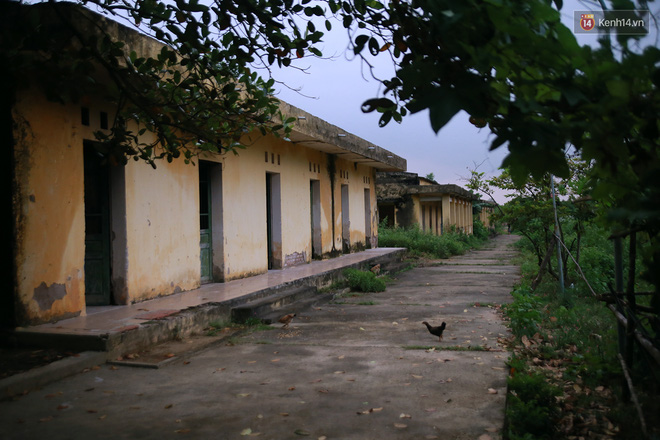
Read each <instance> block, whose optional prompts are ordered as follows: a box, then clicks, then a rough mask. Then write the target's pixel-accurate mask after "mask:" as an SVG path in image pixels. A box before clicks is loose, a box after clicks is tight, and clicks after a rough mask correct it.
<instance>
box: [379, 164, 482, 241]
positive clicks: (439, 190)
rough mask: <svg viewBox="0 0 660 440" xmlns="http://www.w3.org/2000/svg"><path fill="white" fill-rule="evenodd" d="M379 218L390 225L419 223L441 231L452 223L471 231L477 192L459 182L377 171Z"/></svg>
mask: <svg viewBox="0 0 660 440" xmlns="http://www.w3.org/2000/svg"><path fill="white" fill-rule="evenodd" d="M376 194H377V199H378V212H379V216H380V221H383V220H386V224H387V225H389V226H400V227H411V226H413V225H418V226H419V228H420V229H422V230H423V231H426V232H429V233H431V234H434V235H442V234H443V233H445V232H447V231H449V230H450V229H451V228H452V227H453V228H455V229H456V230H457V231H461V232H464V233H466V234H472V201H473V200H475V199H476V198H475V196H474V195H472V193H471V192H469V191H468V190H466V189H464V188H461V187H460V186H458V185H453V184H447V185H439V184H437V183H436V182H434V181H432V180H429V179H426V178H424V177H419V176H418V175H417V174H415V173H407V172H378V173H376Z"/></svg>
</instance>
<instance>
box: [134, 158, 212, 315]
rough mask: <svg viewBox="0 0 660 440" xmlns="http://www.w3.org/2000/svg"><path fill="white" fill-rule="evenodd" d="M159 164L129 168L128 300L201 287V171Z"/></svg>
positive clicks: (140, 299)
mask: <svg viewBox="0 0 660 440" xmlns="http://www.w3.org/2000/svg"><path fill="white" fill-rule="evenodd" d="M157 166H158V168H157V169H155V170H154V169H153V168H151V167H150V166H148V165H147V164H145V163H143V162H133V161H131V162H129V163H128V165H127V166H126V222H127V249H126V253H127V258H128V279H127V280H128V282H127V287H128V294H129V296H128V301H129V302H139V301H143V300H146V299H150V298H155V297H157V296H162V295H169V294H171V293H174V292H178V291H183V290H190V289H194V288H196V287H199V282H200V281H199V280H200V257H199V252H200V247H199V183H198V182H199V180H198V178H199V177H198V168H197V167H194V166H191V165H186V164H185V163H184V162H183V161H182V160H179V161H173V162H172V163H167V162H166V161H161V162H159V163H158V165H157Z"/></svg>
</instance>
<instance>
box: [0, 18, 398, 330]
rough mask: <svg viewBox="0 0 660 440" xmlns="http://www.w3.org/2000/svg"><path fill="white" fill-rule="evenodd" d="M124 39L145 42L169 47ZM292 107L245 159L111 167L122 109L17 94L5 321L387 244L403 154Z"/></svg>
mask: <svg viewBox="0 0 660 440" xmlns="http://www.w3.org/2000/svg"><path fill="white" fill-rule="evenodd" d="M111 23H112V22H111ZM113 26H115V27H117V28H120V29H121V28H122V25H119V24H116V23H115V24H114V25H113ZM121 32H122V35H129V36H132V37H131V38H135V39H139V40H140V41H139V44H137V45H136V47H148V46H149V45H152V44H160V43H158V42H156V41H155V40H151V39H148V38H146V37H144V36H142V35H141V34H139V33H137V32H136V31H133V30H131V29H128V28H124V29H121ZM281 106H282V112H283V113H284V114H286V115H291V116H294V117H296V118H297V122H296V123H295V126H294V129H293V133H291V135H290V136H289V138H288V139H283V138H278V137H275V136H272V135H266V136H263V135H262V134H261V133H248V134H246V136H245V139H244V140H245V142H246V144H249V146H248V147H247V148H245V149H243V150H241V151H240V154H238V155H233V154H230V155H220V154H217V155H212V154H206V155H204V156H201V157H200V160H198V161H195V164H194V165H193V164H186V163H184V161H183V160H182V159H179V160H174V161H172V162H171V163H168V162H167V161H161V162H159V163H158V167H157V169H153V168H152V167H150V166H149V165H147V164H145V163H144V162H142V161H140V162H134V161H129V162H128V163H127V164H126V165H115V166H105V165H102V164H100V163H99V162H98V161H96V160H95V159H94V155H93V154H90V152H91V151H92V150H91V145H92V142H93V141H94V140H95V138H94V134H93V133H94V131H96V130H104V129H108V126H107V121H108V119H109V120H110V121H111V120H112V115H113V113H114V111H115V109H114V108H113V107H112V105H111V104H109V103H108V102H107V101H104V100H103V99H101V98H100V97H95V96H85V97H83V98H82V99H81V100H80V101H79V102H66V103H57V102H52V101H49V100H48V99H47V98H46V96H44V94H43V93H42V91H41V90H40V89H39V87H38V86H37V85H36V84H31V85H29V86H28V87H23V88H20V89H17V90H16V96H15V97H14V101H13V103H12V106H11V109H10V110H11V120H12V123H11V124H10V125H9V130H8V131H9V133H5V135H6V136H5V137H4V138H5V139H8V138H9V139H10V141H9V144H10V147H9V146H8V150H9V148H11V156H10V157H11V162H12V175H13V177H12V180H13V181H12V185H11V187H12V188H13V189H12V208H11V216H12V234H13V241H14V242H13V243H12V249H13V250H12V258H13V266H12V267H13V271H14V273H13V274H12V278H13V280H14V281H13V284H14V285H13V286H12V289H7V290H5V291H4V292H3V293H2V294H0V296H4V299H3V300H2V303H1V304H0V307H7V308H10V309H11V310H13V312H11V313H12V314H13V316H9V317H6V316H5V317H3V319H5V320H12V321H13V323H14V324H15V325H31V324H37V323H44V322H53V321H57V320H60V319H64V318H69V317H74V316H81V315H85V314H86V313H87V307H89V306H99V305H125V304H132V303H136V302H141V301H144V300H148V299H152V298H156V297H159V296H166V295H171V294H174V293H177V292H181V291H187V290H192V289H196V288H198V287H200V285H201V284H204V283H214V282H224V281H229V280H234V279H238V278H244V277H249V276H252V275H255V274H261V273H265V272H267V271H268V270H271V269H274V270H286V268H287V267H290V266H295V265H301V264H306V263H309V262H310V261H311V260H312V259H314V258H327V257H331V256H335V255H339V254H341V253H349V252H355V251H359V250H361V249H365V248H371V247H377V246H378V213H377V204H376V179H375V176H376V172H377V171H403V170H405V169H406V161H405V159H403V158H401V157H398V156H396V155H395V154H393V153H391V152H389V151H387V150H384V149H382V148H380V147H378V146H376V145H373V144H371V143H369V142H367V141H366V140H364V139H361V138H359V137H357V136H354V135H352V134H350V133H346V132H345V131H343V130H341V129H340V128H339V127H336V126H333V125H331V124H329V123H327V122H326V121H323V120H320V119H319V118H317V117H315V116H313V115H311V114H309V113H306V112H304V111H302V110H300V109H298V108H295V107H293V106H290V105H287V104H285V103H282V104H281ZM109 115H110V117H109ZM3 127H4V126H3ZM144 135H145V136H149V133H146V134H144ZM5 324H6V323H5Z"/></svg>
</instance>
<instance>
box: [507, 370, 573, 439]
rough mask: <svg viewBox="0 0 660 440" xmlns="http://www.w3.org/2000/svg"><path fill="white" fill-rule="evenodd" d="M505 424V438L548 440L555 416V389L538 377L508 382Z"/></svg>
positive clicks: (519, 376) (525, 376) (521, 376)
mask: <svg viewBox="0 0 660 440" xmlns="http://www.w3.org/2000/svg"><path fill="white" fill-rule="evenodd" d="M508 383H509V392H510V393H509V396H508V401H507V409H506V413H507V420H508V423H509V427H508V428H509V438H510V439H515V438H521V439H522V438H530V437H529V436H530V435H531V436H533V437H531V438H550V437H551V436H552V433H553V428H554V424H555V418H556V416H557V413H558V410H557V403H556V400H555V397H556V396H559V395H560V394H561V391H560V390H559V388H557V387H555V386H552V385H550V384H549V383H547V382H546V380H545V377H544V376H543V375H542V374H539V373H523V374H514V375H513V376H511V377H510V378H509V381H508Z"/></svg>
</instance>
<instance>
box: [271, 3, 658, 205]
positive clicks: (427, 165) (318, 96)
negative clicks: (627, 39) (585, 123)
mask: <svg viewBox="0 0 660 440" xmlns="http://www.w3.org/2000/svg"><path fill="white" fill-rule="evenodd" d="M653 8H654V9H655V10H654V11H652V13H655V14H656V15H657V14H658V8H659V7H658V6H657V5H656V6H654V7H653ZM579 10H600V4H599V3H598V2H596V1H593V0H566V1H564V6H563V8H562V12H561V14H562V21H563V22H564V23H565V25H566V26H568V27H569V28H571V29H572V28H573V11H579ZM317 27H322V26H317ZM651 33H652V34H653V36H652V37H650V38H651V43H650V44H654V45H657V41H655V37H656V36H657V29H653V24H652V29H651ZM577 40H578V42H579V43H580V44H583V45H584V44H596V42H597V38H596V36H595V35H577ZM347 41H348V39H347V35H346V31H345V30H344V29H343V27H342V26H341V25H340V24H337V25H335V26H333V31H332V32H331V33H328V34H326V37H325V38H324V42H325V44H324V46H322V51H323V55H324V57H333V59H324V60H320V59H314V58H305V59H303V60H300V61H299V63H298V64H297V65H298V66H299V67H304V68H307V70H306V73H303V72H300V71H299V70H295V69H285V70H283V71H277V70H276V71H274V72H273V73H274V76H275V78H276V79H278V80H281V81H284V82H285V83H286V84H287V85H288V86H289V87H292V88H299V89H300V91H299V92H296V91H292V90H290V89H289V88H287V87H284V86H278V87H277V90H278V92H279V93H278V95H277V96H278V98H280V99H282V100H284V101H286V102H288V103H290V104H292V105H295V106H296V107H299V108H301V109H303V110H305V111H307V112H309V113H311V114H313V115H315V116H317V117H320V118H322V119H324V120H326V121H328V122H330V123H332V124H334V125H337V126H339V127H341V128H343V129H344V130H346V131H348V132H350V133H353V134H355V135H357V136H360V137H361V138H363V139H366V140H368V141H370V142H372V143H374V144H376V145H378V146H380V147H382V148H385V149H387V150H390V151H392V152H393V153H395V154H397V155H399V156H401V157H403V158H405V159H406V160H407V161H408V171H409V172H413V173H417V174H419V175H420V176H425V175H427V174H428V173H433V174H434V176H435V180H436V181H437V182H438V183H441V184H445V183H453V184H457V185H460V186H463V187H465V183H466V182H465V179H466V178H467V177H468V176H469V175H470V170H472V169H475V168H476V169H477V171H479V172H485V173H486V177H492V176H495V175H498V174H499V173H500V171H499V170H498V169H499V167H500V166H501V164H502V161H503V159H504V158H505V156H506V155H507V150H506V146H504V147H500V148H498V149H497V150H495V151H489V146H490V142H491V141H492V140H493V138H494V137H493V135H492V134H491V133H490V130H489V129H488V128H487V127H485V128H483V129H478V128H477V127H475V126H474V125H472V124H470V122H469V121H468V116H467V114H466V113H464V112H461V113H458V114H457V115H456V116H454V118H453V119H452V120H451V121H450V123H449V124H447V125H446V126H445V127H444V128H443V129H442V130H440V132H439V133H438V134H437V135H436V134H435V133H434V132H433V130H432V129H431V124H430V122H429V119H428V112H427V111H424V112H420V113H418V114H415V115H409V116H407V117H404V118H403V122H402V123H401V124H397V123H396V122H394V121H391V122H390V123H389V124H388V125H387V126H386V127H385V128H379V127H378V119H379V117H380V114H379V113H376V112H374V113H369V114H365V113H362V111H361V110H360V106H361V104H362V103H363V102H364V101H365V100H367V99H369V98H375V97H379V96H380V95H378V90H379V88H378V87H379V84H378V82H377V81H376V80H374V79H373V78H372V77H371V75H370V73H369V71H368V70H367V67H366V66H364V65H362V63H361V61H360V60H359V59H351V58H353V57H351V56H347V55H346V54H347V52H346V44H347ZM648 41H649V40H646V44H649V43H648ZM653 41H655V43H654V42H653ZM365 51H366V49H365ZM348 54H349V55H352V54H351V53H350V52H348ZM379 59H380V61H381V62H379V65H378V67H379V70H378V72H379V74H380V76H381V77H385V78H390V77H391V76H392V75H391V74H392V72H393V70H392V68H391V62H390V61H389V59H388V58H387V57H384V56H382V55H381V56H379V57H377V58H376V61H378V60H379ZM483 197H485V196H483ZM495 199H496V200H497V202H498V203H505V202H506V201H507V198H506V197H504V193H501V192H499V193H496V195H495Z"/></svg>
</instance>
